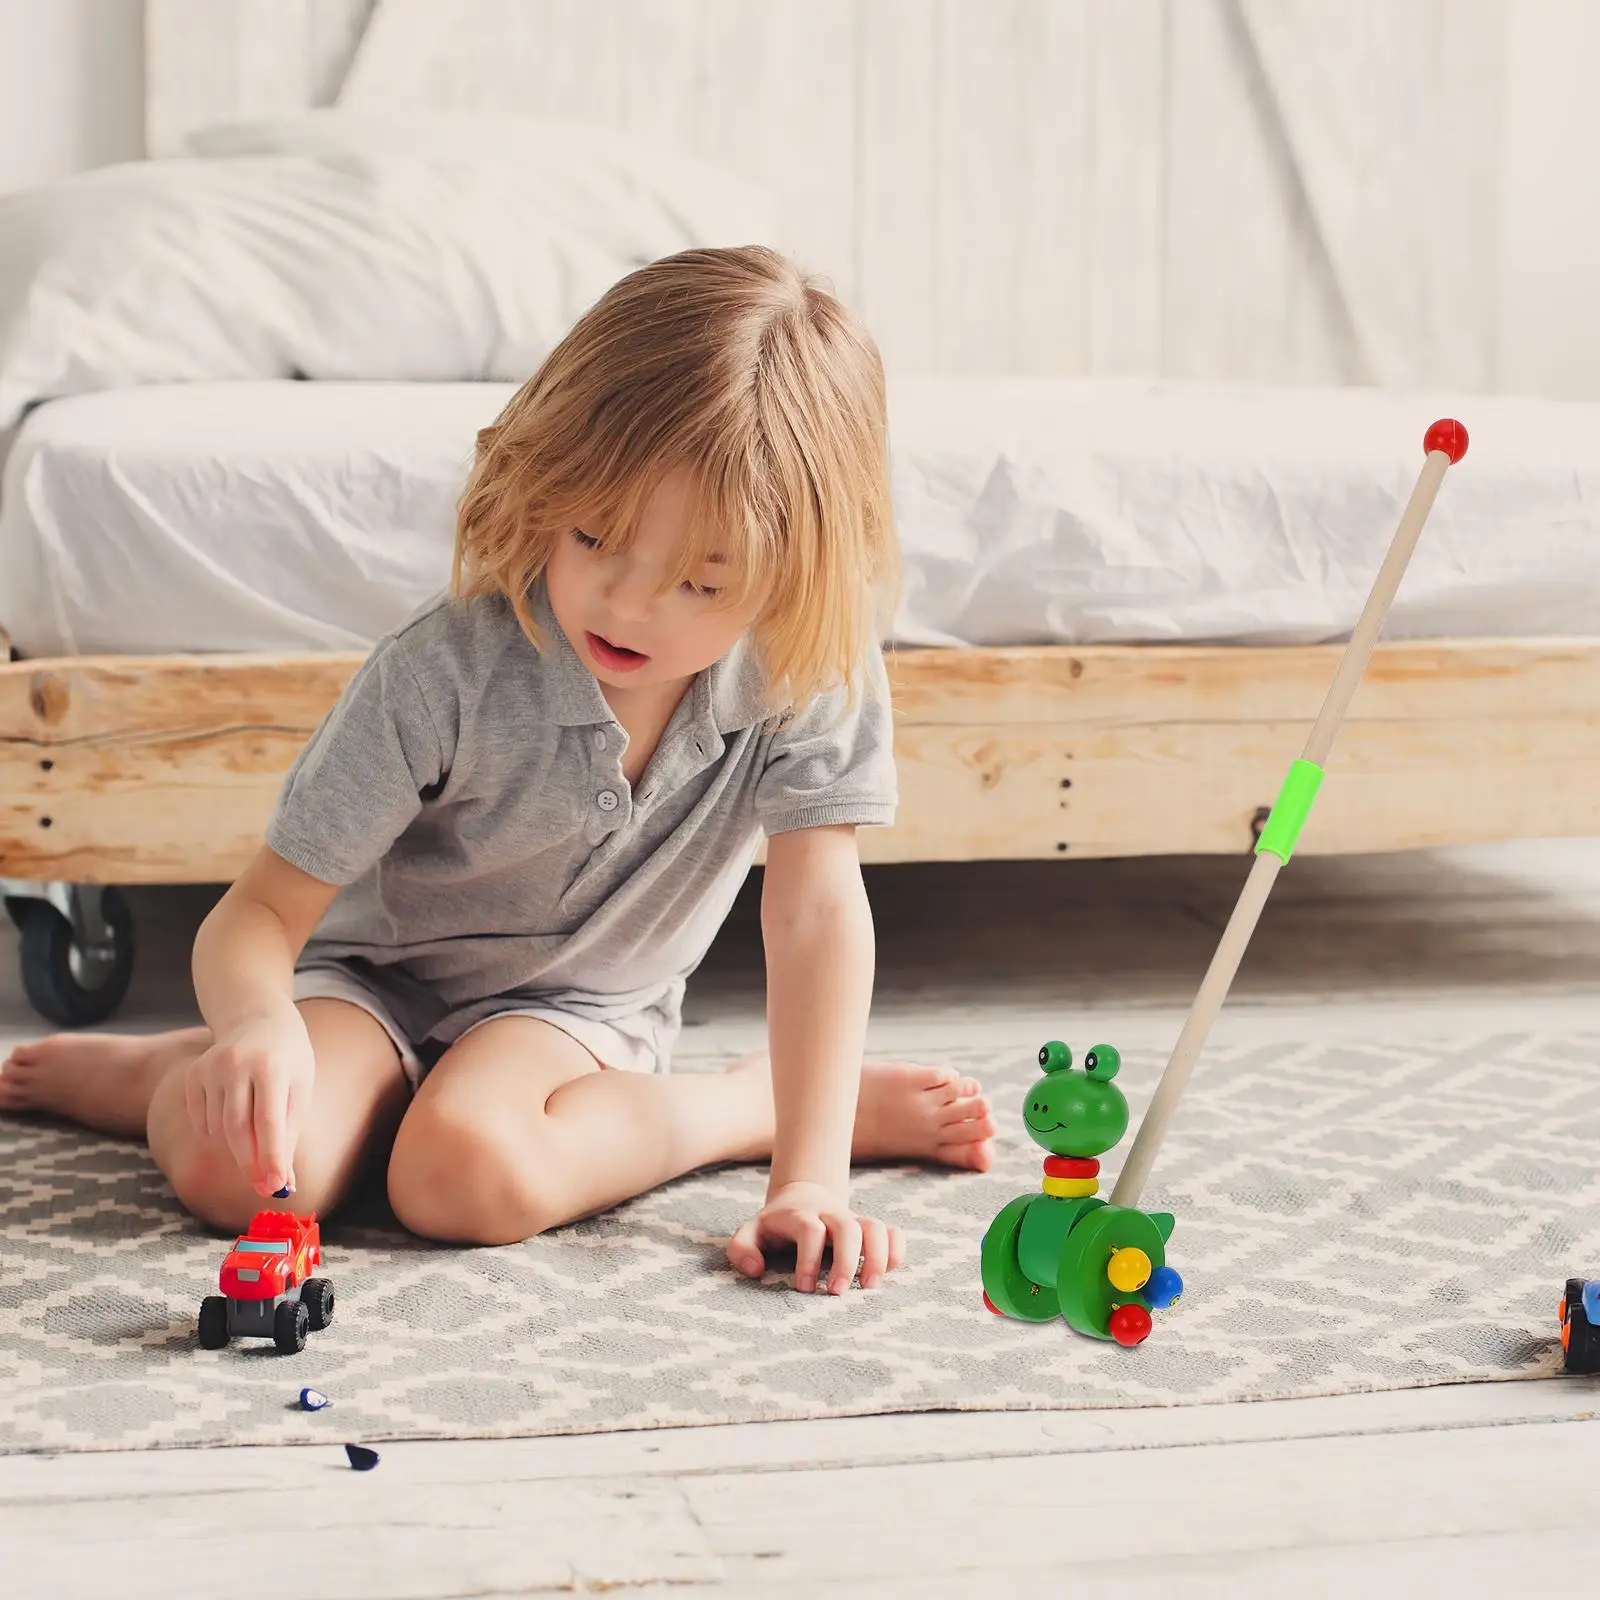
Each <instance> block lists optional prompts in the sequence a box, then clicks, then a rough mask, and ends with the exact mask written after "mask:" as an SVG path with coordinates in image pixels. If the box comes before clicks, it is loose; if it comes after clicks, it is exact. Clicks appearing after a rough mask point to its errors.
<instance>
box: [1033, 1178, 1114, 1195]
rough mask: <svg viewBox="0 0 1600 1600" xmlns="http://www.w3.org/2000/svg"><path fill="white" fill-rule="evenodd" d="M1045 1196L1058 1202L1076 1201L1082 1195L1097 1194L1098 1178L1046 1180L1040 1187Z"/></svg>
mask: <svg viewBox="0 0 1600 1600" xmlns="http://www.w3.org/2000/svg"><path fill="white" fill-rule="evenodd" d="M1041 1187H1042V1188H1043V1189H1044V1192H1045V1193H1046V1194H1053V1195H1054V1196H1055V1197H1056V1198H1057V1199H1058V1200H1076V1199H1078V1198H1080V1197H1081V1196H1082V1195H1086V1194H1095V1193H1098V1191H1099V1188H1100V1180H1099V1179H1098V1178H1046V1179H1045V1180H1044V1182H1043V1184H1042V1185H1041Z"/></svg>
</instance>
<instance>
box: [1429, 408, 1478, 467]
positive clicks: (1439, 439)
mask: <svg viewBox="0 0 1600 1600" xmlns="http://www.w3.org/2000/svg"><path fill="white" fill-rule="evenodd" d="M1422 450H1423V454H1424V455H1432V454H1433V452H1434V451H1435V450H1443V451H1444V453H1445V454H1446V455H1447V456H1449V457H1450V465H1451V466H1454V465H1455V464H1456V462H1458V461H1459V460H1460V459H1461V458H1462V456H1464V455H1465V454H1466V453H1467V430H1466V429H1465V428H1463V427H1462V426H1461V424H1460V423H1459V422H1456V421H1455V420H1454V419H1453V418H1450V417H1441V418H1440V419H1439V420H1438V421H1437V422H1436V423H1434V425H1433V426H1432V427H1431V428H1429V429H1428V431H1427V432H1426V433H1425V434H1423V436H1422Z"/></svg>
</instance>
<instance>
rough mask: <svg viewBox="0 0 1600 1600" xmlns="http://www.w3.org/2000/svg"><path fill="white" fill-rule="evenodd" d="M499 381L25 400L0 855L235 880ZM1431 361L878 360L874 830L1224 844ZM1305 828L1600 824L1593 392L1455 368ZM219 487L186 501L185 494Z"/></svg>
mask: <svg viewBox="0 0 1600 1600" xmlns="http://www.w3.org/2000/svg"><path fill="white" fill-rule="evenodd" d="M510 392H511V388H510V386H509V385H502V384H490V383H485V384H433V385H427V384H306V383H293V382H288V383H281V382H280V383H256V384H251V383H245V384H192V385H170V386H154V387H150V388H145V389H141V390H138V391H123V392H110V393H99V394H91V395H85V396H81V397H77V398H71V399H63V400H57V401H53V402H50V403H49V404H47V405H44V406H40V407H38V408H36V409H35V410H34V411H33V412H32V413H31V414H30V416H29V417H28V419H27V421H26V422H25V423H24V425H23V427H22V429H21V430H20V432H19V434H18V437H17V439H16V441H15V443H14V444H13V446H12V449H11V452H10V455H9V459H8V462H7V467H6V475H5V486H4V492H3V494H0V615H3V616H5V617H6V618H7V619H8V623H9V626H10V628H11V632H12V636H13V645H14V647H15V649H16V650H17V651H18V652H19V654H20V656H21V657H22V659H19V660H17V661H14V662H13V663H12V664H10V665H9V666H6V667H3V668H0V875H3V876H5V877H7V878H12V879H28V880H47V881H62V882H72V883H135V882H173V881H202V882H204V881H213V880H219V879H226V878H227V877H228V876H229V875H231V874H232V873H233V872H235V871H236V870H237V869H238V868H239V866H240V865H241V864H242V862H243V861H244V860H245V858H246V856H247V855H248V853H249V851H250V850H251V848H252V847H253V845H254V842H255V840H256V839H257V837H258V836H259V831H260V828H261V824H262V822H263V821H264V819H265V817H266V814H267V810H268V808H269V806H270V804H271V801H272V798H273V794H274V792H275V788H276V784H277V781H278V779H279V777H280V775H281V773H282V771H283V769H284V768H285V767H286V766H287V764H288V762H289V760H290V759H291V757H292V756H293V754H294V752H295V750H296V748H297V747H298V745H299V743H300V742H301V741H302V740H303V739H304V738H305V736H306V735H307V734H308V732H309V731H310V730H311V728H312V727H314V726H315V724H316V722H317V720H318V719H319V718H320V716H321V715H322V713H323V712H324V711H325V710H326V709H327V707H328V706H329V704H331V702H332V700H333V699H334V698H335V696H336V695H337V693H338V692H339V689H340V687H341V686H342V684H343V683H344V681H345V680H346V679H347V677H348V676H349V674H350V673H351V672H352V671H353V670H354V668H355V666H356V664H357V663H358V661H359V660H360V659H361V656H362V655H363V654H364V652H365V649H366V648H367V646H368V645H369V644H370V643H371V641H372V640H373V639H375V638H376V637H377V636H378V635H379V634H380V633H382V632H383V631H384V630H385V629H386V628H388V627H390V626H392V625H393V624H394V623H396V622H398V621H399V620H400V619H401V618H403V617H404V616H405V615H406V614H407V612H408V611H410V610H411V609H412V607H413V606H415V605H416V604H418V603H420V602H421V601H422V600H424V599H425V598H426V597H427V596H428V595H429V594H431V593H433V592H435V591H436V590H437V589H438V588H439V586H440V585H441V584H442V583H443V582H444V581H445V576H446V574H447V571H448V559H449V547H450V534H451V518H452V507H453V502H454V499H455V496H456V494H457V493H458V491H459V487H460V484H461V481H462V477H463V475H464V473H465V470H466V464H467V461H468V459H469V457H470V451H471V445H472V438H473V434H474V432H475V430H476V429H477V428H478V427H479V426H481V425H482V424H483V423H485V422H486V421H488V420H489V419H490V418H491V417H492V416H493V415H494V414H495V412H496V411H497V410H498V409H499V407H500V406H501V405H502V404H503V403H504V400H505V399H506V398H507V396H508V395H509V394H510ZM1437 408H1438V401H1437V399H1436V398H1430V397H1425V396H1424V397H1411V396H1403V395H1389V394H1379V393H1375V392H1368V393H1363V392H1358V391H1336V392H1329V391H1318V390H1306V389H1302V390H1289V389H1271V388H1263V387H1259V386H1256V387H1252V386H1224V385H1215V384H1181V383H1162V382H1153V381H1142V382H1138V381H1122V382H1114V383H1108V382H1105V381H1094V380H1073V379H1038V378H995V379H971V378H949V377H894V378H892V379H891V435H892V446H891V448H892V461H893V471H894V486H895V498H896V508H897V515H898V517H899V521H900V527H901V538H902V543H903V546H904V550H905V579H904V595H903V598H902V602H901V605H900V609H899V611H898V613H897V616H896V618H895V625H894V629H893V633H892V636H891V639H890V645H891V664H892V672H893V678H894V683H895V689H896V696H897V706H898V715H899V741H900V743H899V758H900V765H901V771H902V782H903V787H904V808H903V814H902V818H901V821H900V822H899V824H898V825H897V826H896V827H895V828H894V829H892V830H889V831H887V832H882V833H877V832H873V833H869V834H867V835H865V836H864V838H863V850H864V853H865V855H866V857H867V859H869V860H872V861H920V860H931V859H946V860H950V859H957V860H965V859H977V858H985V857H1059V856H1062V855H1120V854H1132V853H1147V852H1187V851H1224V852H1225V851H1244V850H1247V849H1248V848H1249V846H1250V844H1251V842H1252V839H1253V835H1254V829H1255V828H1256V827H1257V826H1258V819H1259V816H1260V813H1261V811H1262V809H1263V808H1264V807H1265V806H1266V805H1267V804H1268V803H1269V802H1270V801H1271V799H1272V796H1273V794H1274V793H1275V790H1276V785H1277V782H1278V780H1279V778H1280V777H1281V774H1282V771H1283V769H1284V767H1285V765H1286V764H1287V762H1288V760H1289V759H1290V758H1291V757H1292V756H1293V755H1294V754H1296V753H1297V751H1298V748H1299V742H1300V738H1301V736H1302V734H1303V731H1304V729H1305V727H1306V726H1307V725H1308V724H1309V722H1310V720H1311V718H1312V717H1313V715H1314V714H1315V711H1316V709H1317V707H1318V705H1319V703H1320V699H1321V696H1322V693H1323V691H1324V689H1325V687H1326V684H1327V681H1328V679H1329V677H1330V676H1331V670H1332V665H1333V662H1334V659H1335V657H1336V655H1337V649H1338V646H1337V643H1336V642H1335V641H1337V640H1338V639H1339V638H1340V637H1341V635H1342V633H1343V632H1344V631H1345V630H1347V629H1348V627H1349V625H1350V622H1351V621H1352V620H1353V618H1354V615H1355V613H1356V611H1357V610H1358V609H1359V605H1360V602H1361V599H1362V597H1363V595H1364V593H1365V589H1366V586H1367V582H1368V576H1369V574H1370V573H1371V572H1372V571H1373V570H1374V569H1375V567H1376V564H1377V561H1378V559H1379V557H1380V555H1381V552H1382V548H1383V545H1384V544H1385V542H1386V540H1387V538H1388V536H1389V534H1390V533H1391V532H1392V527H1393V522H1394V519H1395V515H1396V512H1397V508H1398V506H1399V504H1400V503H1401V501H1402V500H1403V497H1404V494H1405V492H1406V490H1407V489H1408V487H1409V485H1410V483H1411V481H1412V479H1413V477H1414V473H1415V468H1416V466H1417V463H1418V459H1419V456H1420V434H1421V430H1422V425H1424V424H1425V423H1426V421H1427V420H1429V419H1430V418H1431V416H1432V414H1433V412H1434V410H1436V409H1437ZM1468 420H1469V425H1470V426H1471V428H1472V429H1473V448H1472V453H1471V454H1469V456H1468V458H1467V461H1466V462H1465V463H1463V465H1462V467H1461V468H1460V469H1458V470H1457V471H1456V472H1455V473H1453V474H1452V476H1451V478H1450V479H1449V480H1448V482H1447V484H1446V487H1445V490H1444V491H1443V493H1442V495H1441V498H1440V501H1439V504H1438V506H1437V508H1436V510H1435V512H1434V515H1433V518H1432V520H1431V521H1430V524H1429V528H1428V531H1427V536H1426V538H1425V540H1424V543H1423V546H1422V548H1421V550H1420V551H1419V553H1418V555H1417V557H1416V560H1415V563H1414V566H1413V569H1412V571H1411V572H1410V574H1409V575H1408V577H1407V580H1406V584H1405V586H1404V588H1403V589H1402V591H1401V595H1400V598H1399V600H1398V602H1397V604H1396V606H1395V609H1394V612H1393V615H1392V619H1391V623H1390V629H1389V636H1390V639H1391V642H1390V643H1388V644H1386V645H1385V646H1384V647H1383V649H1382V650H1381V651H1380V653H1379V656H1378V659H1377V661H1376V662H1375V665H1374V668H1373V670H1372V673H1371V677H1370V680H1369V681H1368V683H1367V684H1366V685H1365V686H1364V687H1363V689H1362V691H1361V693H1360V694H1359V696H1358V698H1357V701H1356V704H1355V708H1354V712H1353V715H1352V720H1351V723H1350V725H1349V727H1348V729H1347V731H1346V733H1345V734H1344V735H1343V736H1342V738H1341V740H1340V744H1339V746H1338V747H1337V750H1336V753H1335V757H1334V760H1333V764H1332V765H1333V771H1334V774H1335V781H1332V782H1330V783H1329V785H1328V789H1327V793H1326V795H1325V797H1324V800H1323V801H1322V803H1321V804H1320V805H1319V807H1318V809H1317V812H1316V814H1315V817H1314V819H1313V821H1312V823H1311V824H1310V826H1309V827H1308V828H1307V831H1306V835H1305V839H1304V844H1303V848H1305V849H1306V850H1313V851H1315V850H1321V851H1333V852H1338V851H1356V850H1383V849H1397V848H1405V847H1411V846H1418V845H1429V844H1442V843H1448V842H1459V841H1465V840H1477V839H1493V838H1504V837H1510V836H1516V835H1528V834H1554V833H1574V832H1584V831H1587V830H1590V829H1592V827H1593V825H1594V817H1595V809H1594V805H1595V803H1594V799H1593V795H1594V792H1595V789H1594V786H1595V781H1596V779H1597V777H1600V638H1597V637H1595V635H1594V629H1595V628H1596V626H1597V623H1596V619H1597V618H1600V540H1597V539H1596V538H1595V537H1594V513H1593V509H1592V508H1593V506H1594V505H1595V504H1596V503H1597V500H1600V493H1597V491H1600V443H1597V441H1600V427H1597V426H1596V424H1597V422H1600V415H1597V414H1596V412H1595V410H1594V409H1593V408H1590V407H1587V406H1581V405H1574V404H1558V403H1542V404H1541V403H1532V402H1527V401H1507V400H1495V399H1488V398H1485V399H1481V400H1480V401H1479V402H1478V403H1477V404H1476V405H1475V406H1474V407H1473V408H1472V411H1471V415H1470V418H1469V419H1468ZM219 507H222V508H225V515H223V516H220V517H219V515H218V508H219Z"/></svg>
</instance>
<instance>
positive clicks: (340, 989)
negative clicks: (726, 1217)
mask: <svg viewBox="0 0 1600 1600" xmlns="http://www.w3.org/2000/svg"><path fill="white" fill-rule="evenodd" d="M294 997H295V999H296V1000H343V1001H345V1002H346V1003H347V1004H349V1005H353V1006H356V1007H359V1008H360V1009H361V1010H362V1011H365V1012H366V1014H367V1015H368V1016H369V1017H371V1018H372V1020H373V1021H374V1022H376V1023H377V1024H378V1026H379V1027H380V1028H382V1029H383V1031H384V1032H385V1033H386V1034H388V1035H389V1038H390V1040H391V1041H392V1042H393V1044H394V1047H395V1049H396V1050H397V1051H398V1052H399V1054H400V1066H401V1068H402V1069H403V1070H404V1072H405V1075H406V1081H407V1082H408V1083H409V1084H410V1085H411V1089H412V1092H413V1093H415V1092H416V1089H417V1086H418V1085H419V1084H420V1083H421V1082H422V1080H423V1078H424V1077H426V1076H427V1074H428V1071H429V1069H430V1068H431V1067H432V1066H433V1065H434V1064H435V1063H436V1062H437V1061H438V1060H439V1058H440V1057H441V1056H442V1055H443V1054H444V1053H445V1050H446V1049H448V1048H449V1045H446V1044H441V1043H439V1042H438V1041H437V1040H433V1039H426V1040H422V1039H412V1038H409V1037H408V1036H407V1034H406V1031H405V1029H404V1028H402V1027H401V1025H400V1023H399V1022H398V1021H397V1020H396V1018H395V1014H394V1011H393V1009H392V1008H391V1007H390V1006H389V1005H388V1004H387V1003H386V1001H385V1000H384V997H383V995H382V994H381V993H380V992H379V991H378V990H377V989H376V988H374V987H373V986H371V985H370V984H366V983H363V982H362V980H361V979H360V978H359V977H358V976H357V975H356V974H355V973H353V972H351V971H349V970H348V969H347V968H346V967H343V966H341V965H338V964H337V963H326V964H320V963H319V964H318V965H315V966H308V967H301V968H300V969H299V970H298V971H297V972H296V973H295V975H294ZM470 1009H471V1011H472V1013H473V1015H472V1017H471V1020H470V1021H468V1023H467V1025H466V1026H465V1027H463V1028H461V1029H460V1030H459V1031H458V1032H454V1035H453V1037H452V1038H451V1039H450V1045H455V1044H459V1043H460V1042H461V1041H462V1040H463V1039H465V1038H466V1036H467V1035H468V1034H469V1033H472V1032H475V1031H476V1030H477V1029H479V1028H481V1027H482V1026H483V1025H484V1023H486V1022H493V1021H495V1020H496V1019H498V1018H500V1017H536V1018H538V1020H539V1021H540V1022H548V1023H549V1024H550V1025H551V1026H552V1027H554V1028H559V1029H560V1030H561V1031H562V1032H563V1033H565V1034H567V1035H568V1036H569V1037H570V1038H573V1039H576V1040H577V1041H578V1043H579V1044H581V1045H582V1046H583V1047H584V1049H585V1050H587V1051H588V1052H589V1054H590V1055H592V1056H593V1057H594V1058H595V1060H596V1061H598V1062H599V1063H600V1065H601V1066H602V1067H610V1068H613V1069H614V1070H616V1071H619V1072H665V1071H666V1070H667V1066H668V1060H669V1057H670V1052H671V1043H672V1041H671V1040H670V1039H668V1038H664V1037H662V1029H661V1027H660V1020H661V1019H660V1018H659V1017H657V1016H655V1015H654V1014H646V1015H643V1016H639V1017H632V1016H629V1017H619V1018H616V1019H614V1020H610V1021H601V1020H599V1019H598V1018H595V1017H585V1016H580V1015H577V1014H576V1013H574V1012H572V1011H570V1010H564V1009H562V1008H561V1007H559V1006H555V1005H549V1004H540V1003H537V1002H534V1001H528V1000H515V999H511V998H507V999H506V1000H504V1001H503V1002H494V1003H492V1004H491V1003H490V1002H487V1001H480V1002H479V1003H478V1004H477V1005H475V1006H473V1007H471V1008H470Z"/></svg>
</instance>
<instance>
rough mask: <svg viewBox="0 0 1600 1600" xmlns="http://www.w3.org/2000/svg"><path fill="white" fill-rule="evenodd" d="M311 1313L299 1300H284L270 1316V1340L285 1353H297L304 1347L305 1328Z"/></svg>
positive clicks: (289, 1354) (308, 1325)
mask: <svg viewBox="0 0 1600 1600" xmlns="http://www.w3.org/2000/svg"><path fill="white" fill-rule="evenodd" d="M310 1326H311V1314H310V1313H309V1312H308V1311H307V1310H306V1308H305V1306H304V1304H303V1303H302V1302H301V1301H299V1300H285V1301H284V1302H283V1304H282V1305H281V1306H279V1307H278V1309H277V1311H276V1312H274V1313H273V1317H272V1342H273V1343H274V1344H275V1345H277V1347H278V1348H279V1349H280V1350H281V1351H282V1352H283V1353H284V1354H285V1355H286V1356H293V1355H298V1354H299V1353H300V1352H301V1351H302V1350H304V1349H305V1347H306V1330H307V1329H308V1328H309V1327H310Z"/></svg>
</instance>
